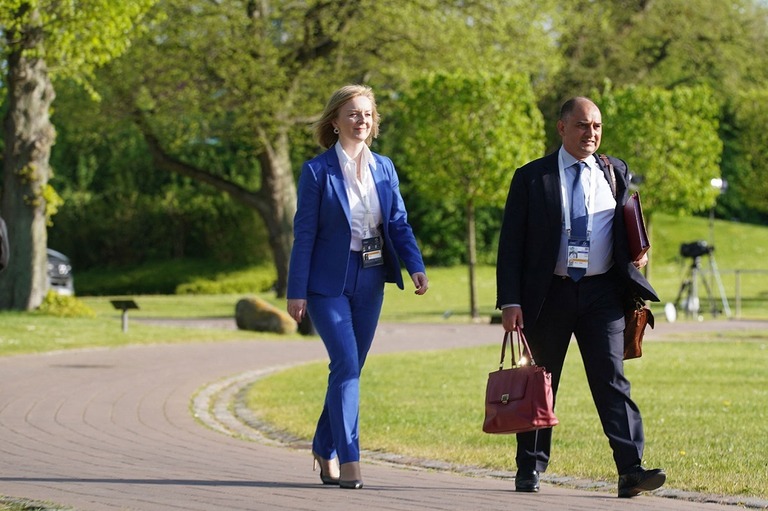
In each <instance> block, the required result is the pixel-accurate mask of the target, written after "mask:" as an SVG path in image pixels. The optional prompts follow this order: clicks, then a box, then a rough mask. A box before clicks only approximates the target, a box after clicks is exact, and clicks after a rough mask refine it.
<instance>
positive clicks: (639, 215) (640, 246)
mask: <svg viewBox="0 0 768 511" xmlns="http://www.w3.org/2000/svg"><path fill="white" fill-rule="evenodd" d="M624 225H625V226H626V228H627V239H628V240H629V255H630V256H632V260H633V261H637V260H638V259H640V258H641V257H643V254H645V253H646V252H648V249H649V248H651V242H650V241H648V232H647V231H646V230H645V220H644V219H643V208H642V206H641V205H640V194H639V193H638V192H635V193H633V194H632V195H630V197H629V200H627V203H626V204H624Z"/></svg>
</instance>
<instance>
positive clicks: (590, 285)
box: [516, 272, 645, 474]
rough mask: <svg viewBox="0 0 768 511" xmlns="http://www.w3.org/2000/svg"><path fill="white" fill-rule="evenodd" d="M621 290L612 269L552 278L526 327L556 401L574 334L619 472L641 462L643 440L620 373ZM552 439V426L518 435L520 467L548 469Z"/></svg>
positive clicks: (535, 356) (622, 338)
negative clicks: (575, 277) (575, 278)
mask: <svg viewBox="0 0 768 511" xmlns="http://www.w3.org/2000/svg"><path fill="white" fill-rule="evenodd" d="M622 291H623V289H622V287H621V286H620V282H619V280H618V277H616V276H614V274H613V273H612V272H609V273H606V274H603V275H597V276H594V277H584V278H582V279H580V280H579V282H574V281H573V280H571V279H570V278H567V277H565V278H563V277H559V276H554V277H553V279H552V282H551V284H550V288H549V291H548V293H547V297H546V300H545V301H544V305H543V307H542V310H541V312H540V314H539V317H538V319H537V320H536V321H535V322H534V324H533V325H531V326H530V327H529V326H528V325H526V328H525V330H524V332H525V337H526V339H527V340H528V344H529V345H530V347H531V352H532V353H533V356H534V359H535V360H536V363H537V364H538V365H541V366H544V367H545V368H546V369H547V371H549V372H551V373H552V390H553V392H554V394H555V403H556V402H557V399H556V396H557V392H558V387H559V384H560V376H561V374H562V369H563V362H564V361H565V355H566V352H567V351H568V345H569V343H570V340H571V336H572V335H575V337H576V342H577V343H578V346H579V351H580V352H581V358H582V361H583V364H584V370H585V371H586V375H587V381H588V383H589V388H590V391H591V392H592V399H593V400H594V402H595V406H596V408H597V412H598V415H599V417H600V421H601V423H602V426H603V431H604V432H605V435H606V436H607V437H608V442H609V444H610V446H611V449H612V450H613V459H614V461H615V463H616V468H617V470H618V473H619V474H623V473H626V472H627V471H628V470H629V469H630V468H631V467H633V466H634V465H638V464H640V461H641V460H642V456H643V447H644V444H645V439H644V436H643V421H642V418H641V416H640V410H639V409H638V408H637V405H636V404H635V403H634V402H633V401H632V399H631V398H630V395H629V394H630V385H629V381H628V380H627V379H626V377H625V376H624V362H623V357H624V334H623V332H624V313H623V307H622ZM524 312H525V311H524ZM529 321H530V320H529ZM551 443H552V428H546V429H540V430H537V431H532V432H529V433H520V434H518V435H517V456H516V461H517V466H518V468H519V469H522V470H538V471H539V472H544V471H546V469H547V465H548V464H549V459H550V448H551Z"/></svg>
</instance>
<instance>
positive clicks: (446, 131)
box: [387, 73, 544, 264]
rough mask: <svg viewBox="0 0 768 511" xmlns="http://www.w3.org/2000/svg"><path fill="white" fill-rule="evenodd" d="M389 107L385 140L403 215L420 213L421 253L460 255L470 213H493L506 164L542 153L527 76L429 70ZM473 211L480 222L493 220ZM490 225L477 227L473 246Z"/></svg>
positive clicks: (442, 257)
mask: <svg viewBox="0 0 768 511" xmlns="http://www.w3.org/2000/svg"><path fill="white" fill-rule="evenodd" d="M392 107H393V108H394V109H395V114H394V123H393V127H392V128H391V129H389V130H388V132H387V144H388V147H389V148H390V150H391V152H392V153H393V154H396V155H397V157H396V160H397V161H396V164H397V165H398V168H399V170H400V174H401V176H402V179H403V183H404V184H403V188H404V189H407V193H406V197H407V198H408V205H409V208H411V215H412V216H413V217H417V216H419V215H423V216H424V217H425V218H424V219H421V220H419V221H418V222H417V223H416V225H417V226H418V227H419V228H418V229H416V233H417V235H418V236H419V238H420V241H421V242H422V244H423V245H424V246H425V247H427V248H426V249H425V255H426V256H427V257H428V260H430V262H432V263H435V264H446V263H448V262H452V261H455V260H456V259H457V258H460V260H463V261H467V260H469V259H470V258H471V256H470V255H469V254H468V247H469V244H470V242H474V240H470V239H469V238H468V235H467V223H468V222H470V221H471V222H475V218H474V216H472V217H470V216H469V215H470V212H471V214H472V215H474V214H475V210H476V209H477V208H480V209H481V210H482V211H483V212H487V211H494V212H498V211H499V208H500V207H502V206H503V203H504V197H505V196H506V192H507V189H508V187H509V181H510V180H511V177H512V173H513V171H514V169H515V168H517V167H519V166H521V165H523V164H524V163H526V162H527V161H528V160H531V159H533V158H536V157H538V156H540V155H541V154H542V151H543V148H544V147H543V145H544V144H543V139H544V133H543V120H542V117H541V113H540V112H539V110H538V108H537V107H536V104H535V98H534V94H533V90H532V88H531V86H530V83H529V81H528V78H527V77H525V76H522V75H508V74H495V75H494V74H486V73H476V74H472V75H469V74H465V73H434V74H430V75H427V76H425V77H422V78H420V79H417V80H415V81H414V82H413V83H412V84H411V86H410V87H409V89H408V91H407V92H405V93H403V94H402V95H401V96H400V97H399V98H398V100H397V101H395V102H394V103H393V104H392ZM479 216H480V217H481V219H482V223H481V225H483V227H485V226H486V225H489V224H490V225H491V226H494V227H495V225H494V223H492V221H491V222H487V221H485V220H486V219H485V218H483V217H484V216H485V215H484V214H483V213H480V215H479ZM419 224H420V225H419ZM422 228H423V229H424V230H423V231H422ZM492 230H493V229H483V230H482V234H481V237H480V238H481V245H482V246H481V251H483V250H484V249H486V248H488V246H489V245H488V244H487V242H488V241H489V240H487V239H486V238H485V237H484V236H485V234H486V233H488V232H490V231H492ZM495 236H496V233H494V235H493V238H495ZM490 246H493V245H490ZM459 247H460V248H461V252H459V254H460V255H459V254H457V252H456V249H457V248H459Z"/></svg>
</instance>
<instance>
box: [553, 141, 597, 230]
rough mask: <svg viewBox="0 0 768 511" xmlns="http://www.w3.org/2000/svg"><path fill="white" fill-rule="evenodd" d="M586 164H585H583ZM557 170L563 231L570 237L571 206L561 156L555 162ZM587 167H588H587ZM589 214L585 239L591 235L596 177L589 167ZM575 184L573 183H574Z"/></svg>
mask: <svg viewBox="0 0 768 511" xmlns="http://www.w3.org/2000/svg"><path fill="white" fill-rule="evenodd" d="M584 163H586V162H584ZM557 165H558V170H559V171H560V194H561V195H562V199H563V216H564V217H565V231H566V232H567V233H568V236H570V235H571V204H570V202H569V197H568V185H567V181H566V180H565V164H564V163H563V155H562V154H561V155H560V157H559V158H558V161H557ZM587 166H588V167H589V165H587ZM589 170H590V176H589V202H587V204H589V206H590V207H589V208H588V209H589V214H588V215H587V239H589V236H590V235H591V234H592V222H593V221H594V219H595V193H596V190H597V177H596V176H593V175H592V174H593V172H592V168H591V167H589ZM574 184H575V183H574Z"/></svg>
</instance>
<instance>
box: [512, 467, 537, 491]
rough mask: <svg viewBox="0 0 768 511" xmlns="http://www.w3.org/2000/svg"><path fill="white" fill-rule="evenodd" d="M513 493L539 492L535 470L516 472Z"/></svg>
mask: <svg viewBox="0 0 768 511" xmlns="http://www.w3.org/2000/svg"><path fill="white" fill-rule="evenodd" d="M515 491H524V492H528V493H536V492H537V491H539V473H538V472H537V471H535V470H518V471H517V473H516V474H515Z"/></svg>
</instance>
